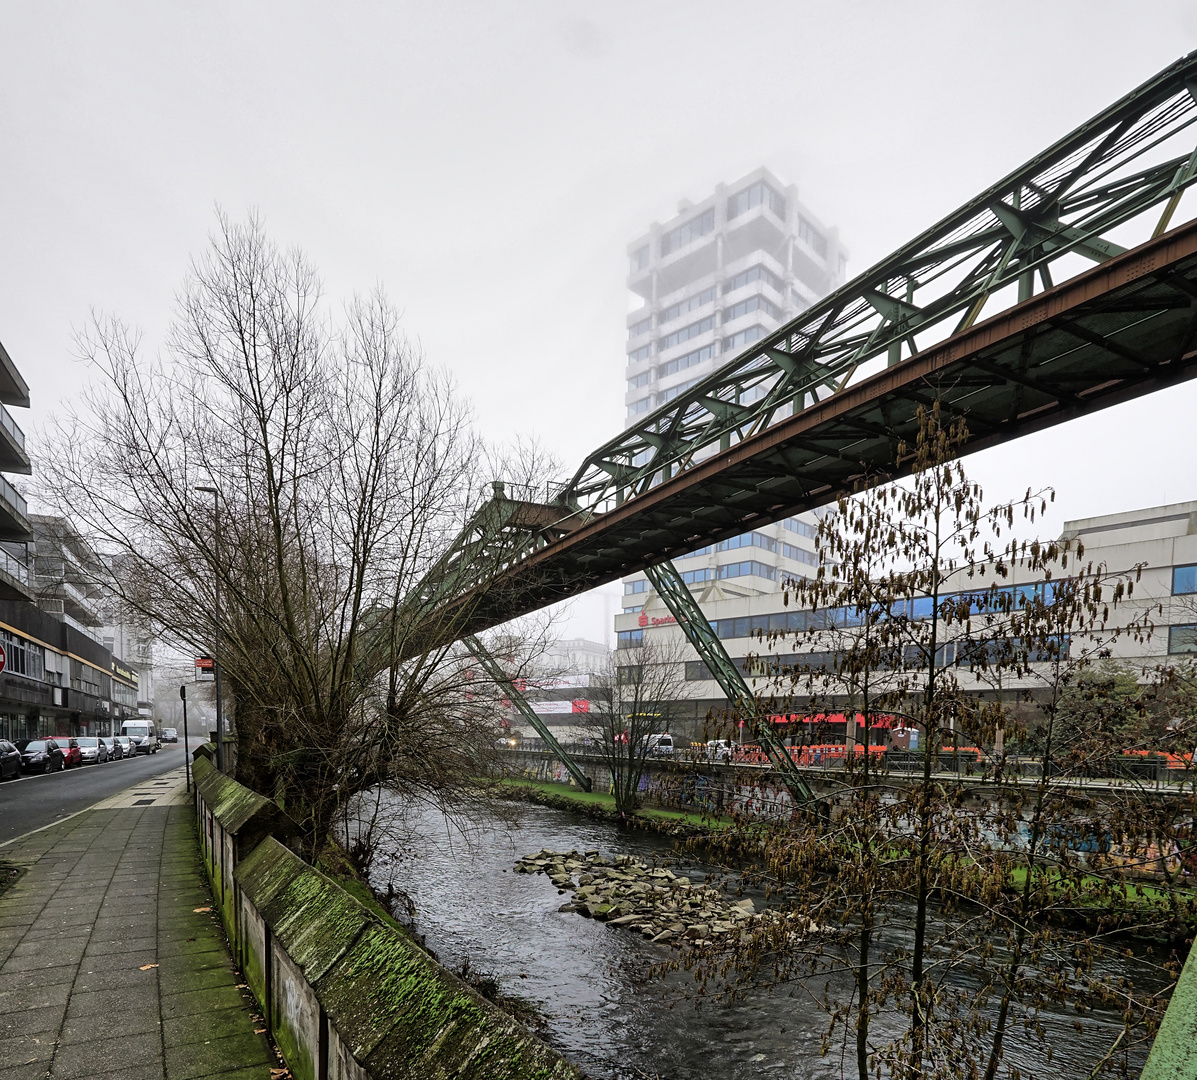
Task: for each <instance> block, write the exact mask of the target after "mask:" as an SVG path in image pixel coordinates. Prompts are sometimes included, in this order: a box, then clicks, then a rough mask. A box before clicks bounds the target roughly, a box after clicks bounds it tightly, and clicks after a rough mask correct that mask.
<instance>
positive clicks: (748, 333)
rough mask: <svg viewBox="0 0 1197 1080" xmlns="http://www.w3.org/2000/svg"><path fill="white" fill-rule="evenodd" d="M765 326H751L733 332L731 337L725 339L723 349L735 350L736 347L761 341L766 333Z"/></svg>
mask: <svg viewBox="0 0 1197 1080" xmlns="http://www.w3.org/2000/svg"><path fill="white" fill-rule="evenodd" d="M766 332H767V331H766V330H765V328H764V327H763V326H749V327H747V328H746V329H744V330H741V331H740V332H739V333H738V334H732V335H731V337H726V338H724V339H723V351H724V352H735V350H736V349H742V348H743V347H744V346H745V345H751V344H752V343H753V342H754V341H760V340H761V338H763V337H764V336H765V334H766Z"/></svg>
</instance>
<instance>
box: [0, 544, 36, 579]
mask: <svg viewBox="0 0 1197 1080" xmlns="http://www.w3.org/2000/svg"><path fill="white" fill-rule="evenodd" d="M0 570H3V571H4V573H6V574H7V575H8V576H9V577H12V578H16V579H17V581H19V582H20V583H21V584H22V585H24V586H26V587H28V585H29V567H28V565H26V564H25V563H24V562H22V561H21V560H20V559H18V558H17V557H16V556H15V555H13V554H11V553H10V552H9V551H8V550H7V549H6V548H4V547H0Z"/></svg>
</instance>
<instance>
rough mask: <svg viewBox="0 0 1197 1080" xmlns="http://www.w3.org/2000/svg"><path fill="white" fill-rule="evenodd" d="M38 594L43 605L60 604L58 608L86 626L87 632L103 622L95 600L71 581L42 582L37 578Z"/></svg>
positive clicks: (92, 631) (90, 632)
mask: <svg viewBox="0 0 1197 1080" xmlns="http://www.w3.org/2000/svg"><path fill="white" fill-rule="evenodd" d="M37 591H38V595H39V596H40V597H41V599H42V602H43V606H44V605H45V604H46V603H56V604H60V605H61V608H60V610H61V611H62V612H63V613H64V614H66V615H69V616H70V617H71V619H72V620H73V621H74V622H76V623H78V624H80V625H83V626H86V627H88V630H87V633H88V634H93V633H94V628H95V627H97V626H102V625H103V623H104V620H103V618H102V617H101V616H100V613H99V612H98V611H97V610H96V605H95V601H94V600H93V599H92V598H91V597H90V596H89V595H88V592H87V590H86V589H83V588H80V587H79V586H78V585H76V584H75V583H74V582H71V581H61V580H59V581H54V582H48V583H47V582H44V579H39V580H38V590H37Z"/></svg>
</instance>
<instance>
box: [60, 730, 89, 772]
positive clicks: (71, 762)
mask: <svg viewBox="0 0 1197 1080" xmlns="http://www.w3.org/2000/svg"><path fill="white" fill-rule="evenodd" d="M54 741H55V742H56V743H58V746H59V749H60V750H62V767H63V768H64V769H70V768H72V767H74V766H75V765H82V764H83V753H82V752H81V751H80V749H79V740H78V739H73V738H71V736H70V735H55V736H54Z"/></svg>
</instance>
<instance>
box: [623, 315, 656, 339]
mask: <svg viewBox="0 0 1197 1080" xmlns="http://www.w3.org/2000/svg"><path fill="white" fill-rule="evenodd" d="M652 328H653V317H652V316H651V315H650V316H649V317H648V318H647V319H641V320H640V321H639V322H635V323H632V325H631V326H629V327H628V337H629V338H638V337H639V336H640V335H641V334H647V333H648V332H649V331H650V330H651V329H652Z"/></svg>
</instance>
